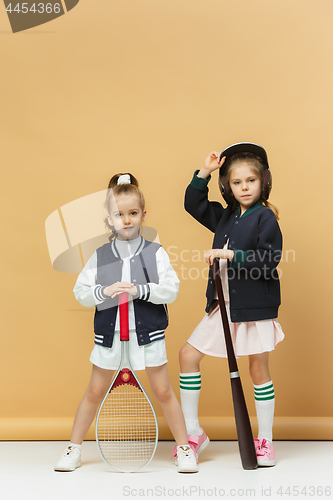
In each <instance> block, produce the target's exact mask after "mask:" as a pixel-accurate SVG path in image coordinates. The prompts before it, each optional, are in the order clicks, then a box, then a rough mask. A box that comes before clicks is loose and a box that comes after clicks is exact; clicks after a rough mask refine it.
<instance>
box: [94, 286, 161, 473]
mask: <svg viewBox="0 0 333 500" xmlns="http://www.w3.org/2000/svg"><path fill="white" fill-rule="evenodd" d="M125 295H126V296H127V295H128V294H125V293H123V294H121V295H120V296H119V306H120V307H121V306H124V304H125V303H126V301H127V300H128V299H127V297H124V296H125ZM126 305H127V307H128V302H127V304H126ZM123 318H124V315H122V319H123ZM120 340H121V361H120V365H119V368H118V370H117V373H116V374H115V376H114V377H113V379H112V381H111V384H110V386H109V388H108V390H107V392H106V394H105V396H104V398H103V401H102V402H101V404H100V406H99V409H98V412H97V416H96V423H95V435H96V443H97V446H98V450H99V452H100V454H101V456H102V458H103V460H104V462H105V463H106V464H107V465H108V466H109V467H111V468H112V469H114V470H117V471H118V472H136V471H138V470H140V469H142V468H143V467H145V466H146V465H148V464H149V462H150V461H151V460H152V458H153V456H154V455H155V451H156V448H157V443H158V421H157V416H156V412H155V408H154V406H153V404H152V402H151V401H150V399H149V397H148V394H147V393H146V391H145V390H144V388H143V386H142V384H141V382H140V380H139V379H138V377H137V376H136V373H135V371H134V370H133V368H132V365H131V362H130V359H129V330H128V313H127V324H126V325H125V331H124V329H121V332H120ZM124 369H128V370H130V372H131V375H132V376H133V377H134V379H135V382H136V384H137V386H138V387H139V389H140V390H141V391H142V393H143V394H144V396H145V397H146V399H147V401H148V403H149V405H150V407H151V409H152V412H153V416H154V419H155V425H156V437H155V445H154V450H153V452H152V454H151V456H150V458H149V460H147V462H146V463H144V464H143V465H140V467H137V468H133V469H131V470H127V469H126V470H124V469H119V468H118V467H115V466H114V465H112V464H110V463H109V462H108V461H107V460H106V458H105V457H104V454H103V452H102V449H101V446H100V443H99V439H98V420H99V415H100V413H101V410H102V408H103V404H104V402H105V400H106V398H107V397H108V395H109V393H110V392H111V391H112V388H113V386H114V384H115V382H116V380H117V378H118V376H121V375H120V374H121V372H122V371H123V370H124Z"/></svg>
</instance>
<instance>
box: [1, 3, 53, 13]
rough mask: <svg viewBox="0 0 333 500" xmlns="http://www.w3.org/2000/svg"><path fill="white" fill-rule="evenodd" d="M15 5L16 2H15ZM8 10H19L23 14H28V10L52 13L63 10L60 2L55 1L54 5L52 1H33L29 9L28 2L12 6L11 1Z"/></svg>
mask: <svg viewBox="0 0 333 500" xmlns="http://www.w3.org/2000/svg"><path fill="white" fill-rule="evenodd" d="M13 5H14V4H13ZM6 11H7V12H10V13H12V12H17V13H18V14H19V13H20V12H21V13H22V14H27V13H28V12H32V13H34V14H38V13H39V14H44V13H45V12H46V13H47V14H51V13H52V12H54V13H55V14H59V13H60V12H61V6H60V3H55V4H54V5H52V4H51V3H33V4H32V5H31V7H30V9H29V6H28V3H27V2H22V3H17V4H16V5H15V7H12V4H11V3H10V4H9V5H8V7H7V8H6Z"/></svg>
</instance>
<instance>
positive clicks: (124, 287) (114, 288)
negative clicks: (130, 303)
mask: <svg viewBox="0 0 333 500" xmlns="http://www.w3.org/2000/svg"><path fill="white" fill-rule="evenodd" d="M134 290H135V291H134ZM124 292H127V293H129V294H131V295H136V293H137V290H136V286H134V285H133V283H126V281H117V282H116V283H113V285H110V286H107V287H106V288H104V290H103V293H104V295H107V296H108V297H111V299H113V298H114V297H115V296H116V295H120V294H121V293H124Z"/></svg>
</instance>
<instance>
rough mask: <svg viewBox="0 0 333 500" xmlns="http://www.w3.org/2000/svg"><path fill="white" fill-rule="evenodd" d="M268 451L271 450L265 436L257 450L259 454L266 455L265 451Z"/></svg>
mask: <svg viewBox="0 0 333 500" xmlns="http://www.w3.org/2000/svg"><path fill="white" fill-rule="evenodd" d="M268 451H269V448H268V442H267V441H266V439H265V438H264V439H263V440H262V441H260V442H259V443H258V448H257V452H258V455H265V453H267V452H268Z"/></svg>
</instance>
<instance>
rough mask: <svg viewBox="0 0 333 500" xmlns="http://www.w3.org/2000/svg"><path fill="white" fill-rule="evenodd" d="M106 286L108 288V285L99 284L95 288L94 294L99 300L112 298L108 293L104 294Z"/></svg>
mask: <svg viewBox="0 0 333 500" xmlns="http://www.w3.org/2000/svg"><path fill="white" fill-rule="evenodd" d="M104 288H106V286H102V285H97V286H96V287H95V289H94V295H95V297H96V299H97V300H98V301H99V302H101V301H103V300H106V299H109V298H110V297H108V296H107V295H104V293H103V292H104Z"/></svg>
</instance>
